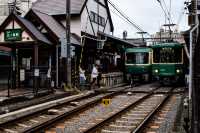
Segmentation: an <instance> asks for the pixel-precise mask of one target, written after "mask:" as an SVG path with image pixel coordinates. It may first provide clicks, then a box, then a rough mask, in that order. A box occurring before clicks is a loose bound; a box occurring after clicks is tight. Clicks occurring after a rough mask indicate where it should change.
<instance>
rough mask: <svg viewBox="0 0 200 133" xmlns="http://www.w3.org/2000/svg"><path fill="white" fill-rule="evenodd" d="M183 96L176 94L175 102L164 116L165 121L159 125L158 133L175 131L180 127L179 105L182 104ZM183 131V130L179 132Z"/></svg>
mask: <svg viewBox="0 0 200 133" xmlns="http://www.w3.org/2000/svg"><path fill="white" fill-rule="evenodd" d="M182 100H183V96H182V95H177V96H176V102H175V103H174V105H173V106H172V108H171V111H170V112H168V114H167V116H166V117H165V122H163V123H162V125H161V126H160V128H159V130H158V133H177V132H178V130H179V129H178V128H179V127H180V119H181V113H182V109H181V105H182ZM181 133H184V132H181Z"/></svg>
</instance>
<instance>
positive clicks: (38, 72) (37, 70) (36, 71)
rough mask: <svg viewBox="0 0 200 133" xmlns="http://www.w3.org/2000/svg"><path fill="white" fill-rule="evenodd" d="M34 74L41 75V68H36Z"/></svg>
mask: <svg viewBox="0 0 200 133" xmlns="http://www.w3.org/2000/svg"><path fill="white" fill-rule="evenodd" d="M34 76H35V77H39V76H40V70H39V69H35V71H34Z"/></svg>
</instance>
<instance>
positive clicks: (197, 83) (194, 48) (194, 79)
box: [190, 0, 200, 133]
mask: <svg viewBox="0 0 200 133" xmlns="http://www.w3.org/2000/svg"><path fill="white" fill-rule="evenodd" d="M192 9H193V11H192V15H194V16H195V26H194V27H193V28H192V30H191V32H190V43H191V44H190V46H191V48H190V56H191V57H190V65H191V66H190V67H191V75H190V76H191V77H190V79H191V83H190V84H191V85H190V89H191V90H192V92H191V93H192V97H191V99H192V122H191V125H192V127H191V128H192V133H199V132H200V124H199V123H200V107H199V103H200V98H199V94H200V90H199V87H200V77H199V75H200V71H199V61H200V60H199V52H200V51H199V49H200V45H199V42H200V39H199V17H198V0H192ZM193 31H194V32H193ZM193 38H194V39H193ZM193 55H194V57H193ZM193 70H194V71H193Z"/></svg>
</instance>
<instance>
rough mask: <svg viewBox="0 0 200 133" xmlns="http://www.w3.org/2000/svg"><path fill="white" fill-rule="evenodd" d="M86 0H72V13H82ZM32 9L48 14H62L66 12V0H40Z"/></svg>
mask: <svg viewBox="0 0 200 133" xmlns="http://www.w3.org/2000/svg"><path fill="white" fill-rule="evenodd" d="M85 1H86V0H71V14H80V12H81V9H82V7H83V5H84V3H85ZM32 9H36V10H39V11H41V12H43V13H46V14H48V15H60V14H65V13H66V0H38V1H37V2H35V3H34V4H33V6H32Z"/></svg>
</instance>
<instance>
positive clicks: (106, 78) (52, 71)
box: [0, 0, 134, 88]
mask: <svg viewBox="0 0 200 133" xmlns="http://www.w3.org/2000/svg"><path fill="white" fill-rule="evenodd" d="M65 27H66V1H63V0H38V1H36V2H35V3H33V5H32V8H31V9H30V10H29V11H28V13H27V14H26V15H25V16H24V17H21V16H18V15H16V14H15V13H11V14H10V15H9V16H8V17H7V18H6V20H5V21H4V22H3V23H2V25H1V26H0V46H1V47H2V48H4V49H7V53H8V54H6V55H3V54H1V55H0V56H1V58H3V59H5V60H6V61H4V60H1V63H5V64H7V66H8V67H7V68H8V69H7V70H8V72H7V74H2V75H1V76H0V77H1V78H2V77H3V79H4V80H5V81H6V79H7V82H8V85H10V86H11V87H12V88H21V87H25V88H35V87H36V85H37V87H36V88H45V87H46V85H47V82H46V81H47V78H49V77H50V78H51V80H52V81H54V83H55V87H58V88H59V87H60V86H61V84H62V80H63V76H65V75H63V74H64V70H65V69H64V68H63V67H64V64H63V60H62V52H61V51H62V49H61V48H62V45H61V44H62V43H63V40H65V36H66V28H65ZM113 31H114V26H113V23H112V18H111V14H110V10H109V6H108V1H107V0H99V1H96V0H72V1H71V45H72V47H71V58H72V81H74V82H73V84H74V85H76V83H77V82H78V81H77V79H78V71H79V67H82V68H83V69H84V70H86V75H87V77H88V79H87V80H88V82H89V78H90V73H91V70H92V67H93V65H94V64H95V63H98V64H100V65H101V71H102V73H103V75H102V77H103V80H102V81H103V83H102V84H103V85H104V86H113V85H116V84H120V83H122V82H123V70H124V69H123V66H124V65H123V64H124V63H123V56H124V55H123V48H125V47H134V44H132V43H130V42H128V41H126V40H122V39H120V38H117V37H114V36H113V35H112V34H113ZM3 51H5V50H3ZM5 56H6V58H5ZM0 69H2V68H0ZM2 70H3V69H2ZM3 75H4V76H3ZM1 78H0V80H1ZM11 79H12V80H11ZM2 81H3V80H2ZM10 81H13V82H11V83H10Z"/></svg>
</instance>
